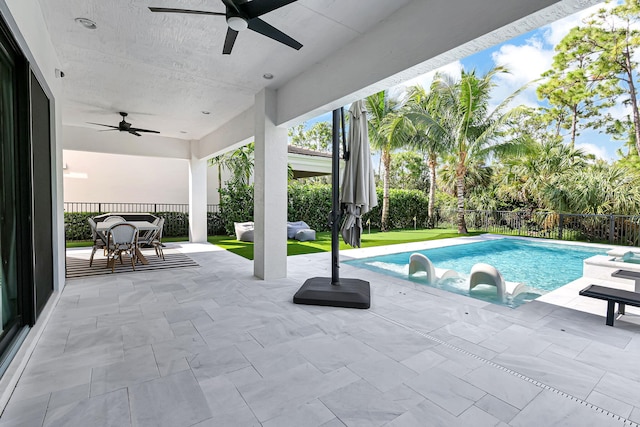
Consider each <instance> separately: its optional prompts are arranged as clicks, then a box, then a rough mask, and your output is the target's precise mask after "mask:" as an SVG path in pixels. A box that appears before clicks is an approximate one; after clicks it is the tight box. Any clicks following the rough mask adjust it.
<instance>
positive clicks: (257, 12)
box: [149, 0, 302, 55]
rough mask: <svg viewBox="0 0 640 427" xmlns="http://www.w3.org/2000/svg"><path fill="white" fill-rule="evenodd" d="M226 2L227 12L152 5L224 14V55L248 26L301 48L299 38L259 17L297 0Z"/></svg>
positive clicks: (163, 9) (239, 0)
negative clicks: (225, 29) (225, 26)
mask: <svg viewBox="0 0 640 427" xmlns="http://www.w3.org/2000/svg"><path fill="white" fill-rule="evenodd" d="M221 1H222V3H224V6H225V8H226V12H225V13H222V12H207V11H204V10H189V9H171V8H165V7H150V8H149V10H151V11H152V12H166V13H190V14H193V15H216V16H224V17H225V18H226V20H227V25H228V26H229V28H227V36H226V38H225V40H224V48H223V49H222V53H223V54H224V55H229V54H231V50H232V49H233V44H234V43H235V42H236V37H238V32H240V31H242V30H246V29H247V28H248V29H250V30H251V31H255V32H256V33H260V34H262V35H263V36H267V37H269V38H271V39H273V40H275V41H278V42H280V43H283V44H285V45H287V46H289V47H292V48H293V49H295V50H300V48H301V47H302V44H300V42H298V41H297V40H294V39H293V38H291V37H289V36H288V35H286V34H285V33H283V32H282V31H280V30H278V29H277V28H275V27H273V26H271V25H269V24H267V23H266V22H265V21H263V20H262V19H260V18H259V16H261V15H264V14H266V13H269V12H271V11H274V10H276V9H279V8H281V7H282V6H286V5H288V4H289V3H293V2H295V1H297V0H251V1H246V0H245V1H242V0H221Z"/></svg>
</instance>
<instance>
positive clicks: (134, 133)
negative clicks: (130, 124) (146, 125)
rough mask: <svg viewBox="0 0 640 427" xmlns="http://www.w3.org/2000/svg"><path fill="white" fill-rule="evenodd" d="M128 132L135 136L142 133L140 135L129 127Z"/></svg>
mask: <svg viewBox="0 0 640 427" xmlns="http://www.w3.org/2000/svg"><path fill="white" fill-rule="evenodd" d="M129 133H130V134H131V135H135V136H142V135H140V134H139V133H138V132H136V131H135V130H131V129H129Z"/></svg>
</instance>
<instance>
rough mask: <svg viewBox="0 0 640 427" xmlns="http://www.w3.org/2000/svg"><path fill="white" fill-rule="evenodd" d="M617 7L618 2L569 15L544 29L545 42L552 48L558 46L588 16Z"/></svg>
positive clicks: (599, 5)
mask: <svg viewBox="0 0 640 427" xmlns="http://www.w3.org/2000/svg"><path fill="white" fill-rule="evenodd" d="M614 6H616V2H611V3H600V4H596V5H595V6H591V7H589V8H587V9H584V10H582V11H580V12H578V13H574V14H573V15H569V16H567V17H566V18H563V19H560V20H558V21H555V22H552V23H551V24H549V25H546V26H544V27H542V30H543V34H544V36H545V41H546V42H547V43H549V44H550V45H552V46H555V45H557V44H558V43H560V41H561V40H562V39H563V38H564V36H566V35H567V34H569V31H570V30H571V29H572V28H573V27H576V26H578V25H582V24H583V20H584V19H585V18H587V17H588V16H590V15H592V14H594V13H596V12H597V11H598V10H600V9H607V8H609V9H610V8H612V7H614Z"/></svg>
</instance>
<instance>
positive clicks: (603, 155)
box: [576, 141, 617, 160]
mask: <svg viewBox="0 0 640 427" xmlns="http://www.w3.org/2000/svg"><path fill="white" fill-rule="evenodd" d="M576 148H579V149H581V150H582V151H584V152H585V153H587V154H593V155H595V156H596V157H597V158H598V159H603V160H613V159H614V158H615V157H617V156H612V155H611V154H609V151H608V150H607V149H606V148H604V147H600V146H598V145H595V144H590V143H588V142H578V141H576Z"/></svg>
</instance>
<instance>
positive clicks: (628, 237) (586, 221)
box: [438, 211, 640, 246]
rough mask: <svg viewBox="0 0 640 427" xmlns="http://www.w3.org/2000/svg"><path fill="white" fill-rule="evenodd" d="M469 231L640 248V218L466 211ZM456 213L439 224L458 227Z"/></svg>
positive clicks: (441, 215) (441, 218) (443, 217)
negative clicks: (639, 246)
mask: <svg viewBox="0 0 640 427" xmlns="http://www.w3.org/2000/svg"><path fill="white" fill-rule="evenodd" d="M465 221H466V224H467V230H468V231H484V232H488V233H497V234H508V235H514V236H527V237H543V238H547V239H558V240H573V241H586V242H594V243H609V244H614V245H629V246H638V245H639V244H640V215H588V214H568V213H555V212H525V211H516V212H510V211H465ZM456 224H457V212H456V211H443V212H439V213H438V225H439V226H447V227H453V228H455V227H456Z"/></svg>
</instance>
